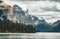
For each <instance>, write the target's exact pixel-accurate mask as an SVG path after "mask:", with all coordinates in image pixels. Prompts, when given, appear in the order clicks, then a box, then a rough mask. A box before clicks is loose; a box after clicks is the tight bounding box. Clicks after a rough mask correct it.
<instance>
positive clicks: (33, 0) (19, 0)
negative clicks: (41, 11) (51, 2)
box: [11, 0, 46, 1]
mask: <svg viewBox="0 0 60 39" xmlns="http://www.w3.org/2000/svg"><path fill="white" fill-rule="evenodd" d="M11 1H46V0H11Z"/></svg>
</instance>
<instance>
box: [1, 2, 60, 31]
mask: <svg viewBox="0 0 60 39" xmlns="http://www.w3.org/2000/svg"><path fill="white" fill-rule="evenodd" d="M1 3H2V2H1ZM4 4H5V3H4V2H3V4H0V17H1V18H3V19H4V20H5V19H9V20H11V19H12V21H14V20H15V21H17V22H21V23H25V24H32V25H33V26H34V28H35V30H36V32H60V20H58V21H56V22H55V23H53V24H51V25H50V24H48V23H47V22H46V21H45V20H44V19H43V18H42V20H39V19H38V17H36V16H32V15H29V14H28V13H29V12H28V9H27V10H26V11H24V10H23V9H22V8H21V7H20V6H18V5H16V4H15V5H13V7H11V6H10V5H8V6H7V4H6V6H4ZM7 7H8V8H7ZM1 8H2V9H3V8H5V9H3V10H2V9H1ZM1 10H2V11H3V12H2V11H1ZM1 18H0V19H1Z"/></svg>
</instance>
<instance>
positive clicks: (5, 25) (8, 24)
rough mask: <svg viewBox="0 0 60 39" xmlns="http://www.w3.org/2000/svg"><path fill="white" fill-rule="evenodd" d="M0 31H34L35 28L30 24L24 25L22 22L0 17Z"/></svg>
mask: <svg viewBox="0 0 60 39" xmlns="http://www.w3.org/2000/svg"><path fill="white" fill-rule="evenodd" d="M0 32H3V33H5V32H6V33H8V32H9V33H35V29H34V28H33V26H32V25H30V24H29V25H26V24H23V23H18V22H16V23H14V22H12V21H10V20H1V19H0Z"/></svg>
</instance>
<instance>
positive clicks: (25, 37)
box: [0, 32, 60, 39]
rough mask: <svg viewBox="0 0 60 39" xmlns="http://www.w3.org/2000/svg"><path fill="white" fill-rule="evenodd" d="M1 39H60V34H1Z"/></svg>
mask: <svg viewBox="0 0 60 39" xmlns="http://www.w3.org/2000/svg"><path fill="white" fill-rule="evenodd" d="M0 39H60V33H46V32H45V33H43V32H37V33H0Z"/></svg>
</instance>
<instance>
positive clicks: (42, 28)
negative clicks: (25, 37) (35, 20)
mask: <svg viewBox="0 0 60 39" xmlns="http://www.w3.org/2000/svg"><path fill="white" fill-rule="evenodd" d="M35 30H36V32H49V31H51V27H50V25H49V24H48V23H47V22H46V21H45V20H44V19H42V20H40V21H39V24H37V25H35Z"/></svg>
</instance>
